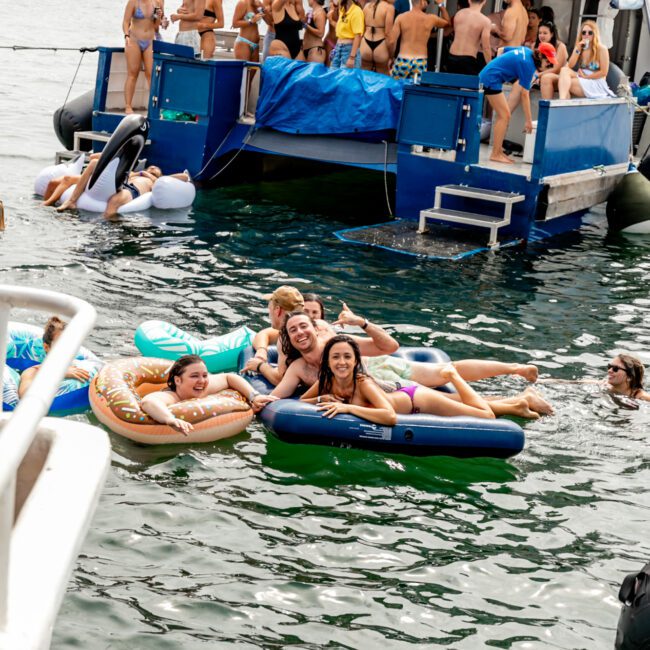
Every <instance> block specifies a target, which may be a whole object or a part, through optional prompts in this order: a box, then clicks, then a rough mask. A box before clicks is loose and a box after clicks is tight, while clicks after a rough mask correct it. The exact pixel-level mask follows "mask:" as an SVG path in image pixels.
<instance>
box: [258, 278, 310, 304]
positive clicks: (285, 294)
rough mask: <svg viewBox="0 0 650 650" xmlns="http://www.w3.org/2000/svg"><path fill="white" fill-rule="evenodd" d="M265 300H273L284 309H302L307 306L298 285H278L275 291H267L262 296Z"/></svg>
mask: <svg viewBox="0 0 650 650" xmlns="http://www.w3.org/2000/svg"><path fill="white" fill-rule="evenodd" d="M262 298H263V299H264V300H272V301H273V302H274V303H275V304H276V305H277V306H278V307H280V308H281V309H284V311H294V310H296V309H302V308H303V307H304V306H305V301H304V300H303V299H302V294H301V293H300V291H298V289H296V287H290V286H289V285H286V284H284V285H282V286H281V287H278V288H277V289H276V290H275V291H274V292H273V293H267V294H266V295H264V296H262Z"/></svg>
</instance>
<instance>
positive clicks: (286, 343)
mask: <svg viewBox="0 0 650 650" xmlns="http://www.w3.org/2000/svg"><path fill="white" fill-rule="evenodd" d="M294 316H304V317H305V318H309V321H310V322H311V324H312V325H313V326H314V328H316V323H315V322H314V320H313V319H312V318H311V317H310V316H309V315H308V314H305V312H304V311H302V309H297V310H295V311H290V312H288V313H287V314H286V315H285V317H284V322H283V323H282V327H281V328H280V347H281V349H282V354H284V356H285V357H286V359H287V367H289V366H290V365H291V364H292V363H293V362H294V361H295V360H296V359H300V357H301V356H302V355H301V354H300V352H298V350H296V348H294V347H293V345H292V343H291V341H290V340H289V334H288V333H287V323H288V322H289V319H290V318H293V317H294Z"/></svg>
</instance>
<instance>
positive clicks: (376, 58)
mask: <svg viewBox="0 0 650 650" xmlns="http://www.w3.org/2000/svg"><path fill="white" fill-rule="evenodd" d="M363 16H364V18H365V21H366V31H365V33H364V35H363V39H362V41H361V67H362V68H363V69H364V70H372V71H373V72H380V73H381V74H386V75H387V74H389V67H388V63H389V59H390V53H389V52H388V47H387V46H386V34H388V33H390V30H391V29H392V28H393V22H394V20H395V7H394V6H393V5H392V4H391V3H390V2H387V1H386V0H374V1H373V2H369V3H367V4H366V6H365V7H364V8H363Z"/></svg>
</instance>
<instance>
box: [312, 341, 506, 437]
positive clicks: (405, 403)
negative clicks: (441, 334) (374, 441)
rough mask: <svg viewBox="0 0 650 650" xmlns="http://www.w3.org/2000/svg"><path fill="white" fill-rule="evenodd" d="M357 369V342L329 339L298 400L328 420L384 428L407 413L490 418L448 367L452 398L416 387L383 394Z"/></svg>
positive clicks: (487, 410)
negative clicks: (351, 418) (345, 417)
mask: <svg viewBox="0 0 650 650" xmlns="http://www.w3.org/2000/svg"><path fill="white" fill-rule="evenodd" d="M362 368H363V366H362V361H361V354H360V353H359V347H358V345H357V344H356V342H355V341H354V340H353V339H351V338H350V337H349V336H346V335H345V334H339V335H337V336H334V337H332V338H331V339H330V340H329V341H328V342H327V343H326V345H325V349H324V350H323V361H322V363H321V368H320V374H319V378H318V382H316V383H315V384H314V385H313V386H311V388H309V390H307V392H306V393H305V394H304V395H303V396H302V398H301V399H303V400H304V401H307V402H311V403H312V404H317V405H318V409H319V410H320V411H322V413H323V415H324V416H325V417H328V418H332V417H334V416H335V415H337V414H338V413H349V414H351V415H356V416H358V417H360V418H364V419H365V420H369V421H370V422H375V423H377V424H383V425H388V426H392V425H394V424H395V422H396V421H397V414H407V413H429V414H431V415H443V416H455V415H465V416H472V417H478V418H487V419H491V418H494V413H493V411H492V409H491V408H490V404H489V403H488V402H487V401H486V400H485V399H483V398H482V397H481V396H480V395H478V394H477V393H475V392H474V390H472V388H470V386H469V385H468V384H467V383H466V382H465V381H464V380H463V379H462V378H461V376H460V375H459V374H458V371H457V370H456V368H455V367H454V366H453V365H452V364H449V365H448V366H445V367H444V368H443V369H442V370H441V373H442V375H443V377H444V378H445V379H446V380H447V381H449V382H451V383H452V384H453V386H454V388H455V389H456V391H457V396H450V395H449V394H448V393H443V392H441V391H437V390H433V389H431V388H426V387H425V386H419V385H415V386H407V387H404V388H400V389H399V390H396V391H394V392H392V393H385V392H384V391H383V390H382V389H381V388H380V387H379V386H378V385H377V384H376V383H375V381H374V380H373V379H372V378H371V377H369V376H368V375H366V374H365V373H364V372H363V369H362Z"/></svg>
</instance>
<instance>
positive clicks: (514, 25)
mask: <svg viewBox="0 0 650 650" xmlns="http://www.w3.org/2000/svg"><path fill="white" fill-rule="evenodd" d="M504 4H505V3H504ZM527 31H528V12H527V11H526V7H524V5H523V4H522V2H521V0H510V2H509V4H508V7H507V9H506V10H505V12H504V14H503V18H502V19H501V27H500V28H499V29H498V36H499V39H500V41H501V42H500V44H499V47H519V46H520V45H523V44H524V41H525V40H526V32H527Z"/></svg>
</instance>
